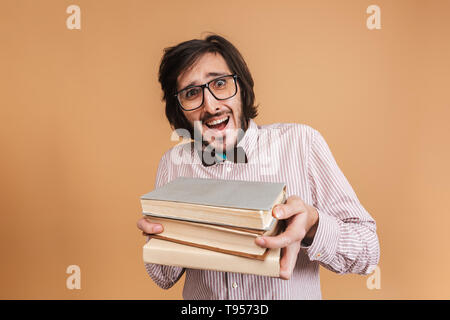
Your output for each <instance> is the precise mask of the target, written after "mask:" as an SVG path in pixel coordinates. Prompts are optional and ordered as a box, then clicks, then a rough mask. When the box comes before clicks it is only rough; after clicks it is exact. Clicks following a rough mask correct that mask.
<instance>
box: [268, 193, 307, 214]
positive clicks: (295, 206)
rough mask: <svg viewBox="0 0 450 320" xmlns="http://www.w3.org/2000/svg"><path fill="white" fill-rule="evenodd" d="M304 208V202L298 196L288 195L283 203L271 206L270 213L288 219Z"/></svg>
mask: <svg viewBox="0 0 450 320" xmlns="http://www.w3.org/2000/svg"><path fill="white" fill-rule="evenodd" d="M305 209H306V208H305V203H304V202H303V200H302V199H301V198H300V197H297V196H290V197H289V198H288V199H287V200H286V203H285V204H278V205H276V206H275V207H274V208H273V212H272V215H273V216H274V217H275V218H277V219H288V218H290V217H292V216H293V215H295V214H297V213H302V212H303V211H305Z"/></svg>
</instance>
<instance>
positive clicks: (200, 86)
mask: <svg viewBox="0 0 450 320" xmlns="http://www.w3.org/2000/svg"><path fill="white" fill-rule="evenodd" d="M226 77H233V81H234V94H233V95H232V96H230V97H228V98H225V99H219V98H217V97H216V96H215V94H214V93H213V92H212V91H211V89H210V88H209V84H210V83H211V82H214V81H216V80H219V79H222V78H226ZM238 77H239V76H238V75H237V74H226V75H223V76H220V77H217V78H214V79H212V80H211V81H208V82H207V83H205V84H201V85H198V86H188V87H186V88H184V89H181V90H180V91H177V92H176V93H175V94H174V96H175V97H177V101H178V104H179V105H180V107H181V109H183V110H184V111H194V110H197V109H198V108H201V106H202V105H203V102H204V101H205V88H207V89H208V91H209V92H210V93H211V94H212V96H213V97H214V98H215V99H216V100H219V101H222V100H228V99H231V98H233V97H234V96H235V95H236V94H237V78H238ZM192 88H200V89H202V102H201V103H200V105H199V106H198V107H196V108H194V109H186V108H185V107H183V104H182V103H181V101H180V97H179V94H180V92H183V91H185V90H188V89H192Z"/></svg>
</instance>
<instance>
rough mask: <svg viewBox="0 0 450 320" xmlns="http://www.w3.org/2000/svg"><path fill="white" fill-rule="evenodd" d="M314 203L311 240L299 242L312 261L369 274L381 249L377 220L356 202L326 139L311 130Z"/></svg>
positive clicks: (310, 169)
mask: <svg viewBox="0 0 450 320" xmlns="http://www.w3.org/2000/svg"><path fill="white" fill-rule="evenodd" d="M308 179H309V181H310V185H311V189H312V190H311V191H312V198H313V202H314V203H313V206H314V207H315V208H316V209H317V211H318V213H319V223H318V227H317V231H316V234H315V236H314V240H313V242H312V243H311V245H310V246H309V247H305V246H303V245H302V248H304V249H306V252H307V254H308V256H309V258H310V260H311V261H318V262H319V263H320V264H321V265H322V266H324V267H325V268H327V269H329V270H331V271H333V272H336V273H339V274H343V273H357V274H363V275H367V274H370V273H372V271H373V270H374V269H375V267H376V266H377V264H378V261H379V256H380V248H379V242H378V236H377V234H376V223H375V220H374V219H373V218H372V217H371V216H370V214H369V213H368V212H367V211H366V209H364V207H363V206H362V205H361V203H360V202H359V200H358V198H357V196H356V194H355V192H354V191H353V189H352V187H351V185H350V183H349V182H348V181H347V179H346V178H345V176H344V174H343V173H342V171H341V170H340V168H339V167H338V165H337V163H336V161H335V159H334V157H333V155H332V153H331V151H330V149H329V147H328V145H327V143H326V142H325V139H324V138H323V137H322V135H321V134H320V133H319V132H318V131H317V130H314V133H313V138H312V145H311V152H310V155H309V159H308Z"/></svg>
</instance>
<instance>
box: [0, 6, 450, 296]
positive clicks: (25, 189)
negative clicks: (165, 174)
mask: <svg viewBox="0 0 450 320" xmlns="http://www.w3.org/2000/svg"><path fill="white" fill-rule="evenodd" d="M0 4H1V5H0V24H1V25H0V46H1V50H0V70H1V71H0V88H1V89H0V92H1V94H0V121H1V125H0V154H1V156H0V197H1V201H0V214H1V217H0V236H1V241H0V248H1V249H0V252H1V263H0V283H1V285H0V298H2V299H180V298H181V291H182V288H183V283H184V278H182V279H181V280H180V282H178V283H177V284H176V285H175V286H174V287H173V288H171V289H170V290H166V291H165V290H162V289H160V288H159V287H157V286H156V285H155V284H154V283H153V281H152V280H151V279H150V278H149V277H148V275H147V274H146V272H145V268H144V264H143V262H142V245H143V244H144V242H145V238H144V237H143V236H142V235H141V233H140V232H139V231H138V229H137V227H136V221H137V220H138V219H139V218H140V217H141V206H140V201H139V197H140V196H141V195H142V194H144V193H146V192H148V191H150V190H151V189H152V188H153V187H154V182H155V175H156V169H157V165H158V162H159V160H160V158H161V156H162V155H163V153H164V152H165V151H167V150H168V149H169V148H170V147H172V146H173V145H175V144H176V143H178V141H172V140H171V135H172V130H171V128H170V126H169V123H168V121H167V119H166V118H165V114H164V103H163V101H162V100H161V98H162V92H161V88H160V86H159V83H158V80H157V72H158V67H159V63H160V59H161V57H162V54H163V49H164V48H166V47H169V46H173V45H176V44H178V43H179V42H181V41H185V40H190V39H193V38H204V37H205V35H207V33H208V32H214V33H217V34H219V35H222V36H224V37H225V38H227V39H228V40H230V41H231V42H232V43H233V44H234V45H235V46H236V47H237V48H238V49H239V50H240V52H241V53H242V55H243V56H244V58H245V59H246V61H247V63H248V66H249V68H250V71H251V73H252V76H253V78H254V80H255V93H256V103H257V104H258V105H259V116H258V117H257V118H256V119H255V121H256V123H257V124H260V125H263V124H269V123H276V122H291V123H303V124H307V125H309V126H311V127H313V128H315V129H317V130H318V131H319V132H321V134H322V135H323V137H324V138H325V139H326V141H327V143H328V144H329V146H330V149H331V151H332V152H333V155H334V157H335V159H336V161H337V163H338V165H339V167H340V168H341V170H342V171H343V173H344V174H345V176H346V177H347V179H348V181H349V182H350V184H351V185H352V187H353V189H354V190H355V192H356V194H357V195H358V198H359V200H360V201H361V203H362V204H363V206H364V207H365V208H366V209H367V211H368V212H369V213H370V214H371V215H372V217H373V218H374V219H375V221H376V222H377V233H378V236H379V240H380V248H381V256H380V262H379V265H378V268H377V269H376V270H375V271H374V273H373V274H371V275H368V276H360V275H337V274H334V273H332V272H330V271H328V270H326V269H324V268H321V271H320V276H321V285H322V292H323V297H324V298H325V299H394V298H395V299H403V298H404V299H417V298H419V299H422V298H425V299H430V298H438V299H441V298H447V299H448V298H450V273H449V272H448V270H449V269H450V250H449V244H450V232H449V226H450V210H449V209H450V187H449V186H450V184H449V179H450V167H449V163H450V147H449V140H450V129H449V128H450V126H449V124H448V122H449V118H450V97H449V90H448V89H449V80H450V59H449V57H450V41H449V39H450V19H449V18H448V17H449V15H448V13H449V12H450V2H449V1H437V0H435V1H425V0H422V1H414V0H407V1H406V0H405V1H401V0H396V1H387V0H373V1H372V0H371V1H365V0H354V1H332V0H327V1H324V0H321V1H313V0H308V1H299V0H295V1H262V0H258V1H247V0H246V1H242V0H239V1H235V0H229V1H225V2H223V1H221V2H215V1H159V0H158V1H145V0H132V1H125V0H120V1H119V0H115V1H113V0H95V1H94V0H70V1H69V0H42V1H34V0H2V1H1V2H0ZM75 274H76V275H78V276H79V278H78V279H79V282H78V283H77V285H75V286H74V285H73V283H75V282H73V281H72V280H73V279H71V278H70V277H71V276H73V275H75Z"/></svg>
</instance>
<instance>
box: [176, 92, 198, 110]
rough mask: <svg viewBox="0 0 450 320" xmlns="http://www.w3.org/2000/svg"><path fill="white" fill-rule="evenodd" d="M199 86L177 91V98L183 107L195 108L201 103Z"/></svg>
mask: <svg viewBox="0 0 450 320" xmlns="http://www.w3.org/2000/svg"><path fill="white" fill-rule="evenodd" d="M202 91H203V90H202V88H200V87H193V88H187V89H186V90H183V91H181V92H180V93H178V99H179V100H180V103H181V105H182V106H183V108H185V109H187V110H190V109H195V108H197V107H198V106H200V104H201V103H202V98H203V92H202Z"/></svg>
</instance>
